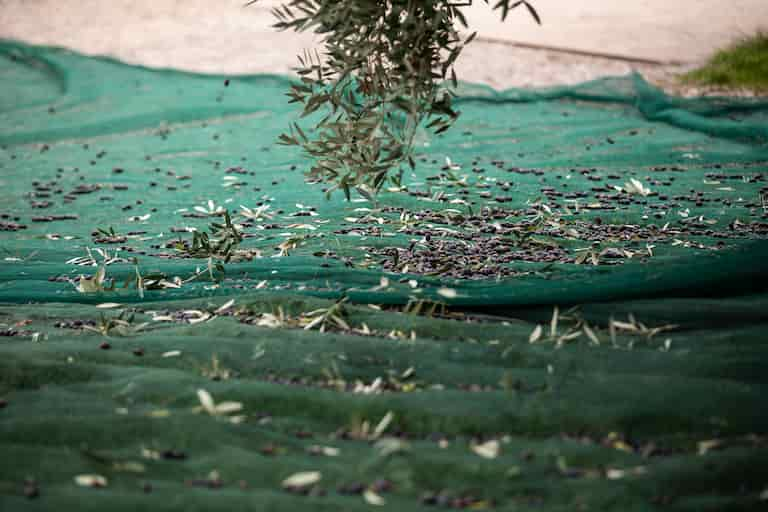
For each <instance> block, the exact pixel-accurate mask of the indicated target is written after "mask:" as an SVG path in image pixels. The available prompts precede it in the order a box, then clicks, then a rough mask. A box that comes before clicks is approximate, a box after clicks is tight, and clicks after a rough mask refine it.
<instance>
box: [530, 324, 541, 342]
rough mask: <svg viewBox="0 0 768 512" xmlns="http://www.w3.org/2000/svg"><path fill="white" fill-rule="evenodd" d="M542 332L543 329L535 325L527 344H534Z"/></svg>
mask: <svg viewBox="0 0 768 512" xmlns="http://www.w3.org/2000/svg"><path fill="white" fill-rule="evenodd" d="M543 332H544V329H542V327H541V326H540V325H537V326H536V328H534V329H533V332H532V333H531V335H530V336H529V337H528V343H536V342H537V341H539V340H540V339H541V334H542V333H543Z"/></svg>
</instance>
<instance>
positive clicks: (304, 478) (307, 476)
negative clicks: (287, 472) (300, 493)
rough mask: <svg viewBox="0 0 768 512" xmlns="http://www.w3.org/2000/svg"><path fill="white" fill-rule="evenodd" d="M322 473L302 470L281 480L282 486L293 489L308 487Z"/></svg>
mask: <svg viewBox="0 0 768 512" xmlns="http://www.w3.org/2000/svg"><path fill="white" fill-rule="evenodd" d="M321 478H322V475H321V474H320V472H319V471H302V472H300V473H294V474H293V475H291V476H289V477H288V478H286V479H285V480H283V484H282V485H283V487H289V488H294V489H297V488H298V489H301V488H303V487H309V486H310V485H314V484H316V483H317V482H319V481H320V479H321Z"/></svg>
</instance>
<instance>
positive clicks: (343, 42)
mask: <svg viewBox="0 0 768 512" xmlns="http://www.w3.org/2000/svg"><path fill="white" fill-rule="evenodd" d="M256 1H258V0H253V1H251V2H249V4H252V3H255V2H256ZM484 1H485V3H488V0H484ZM471 5H472V0H467V1H465V2H461V3H460V2H456V1H451V0H341V1H340V0H290V1H286V2H285V3H284V4H282V5H281V6H280V7H278V8H275V9H273V14H274V16H275V18H276V19H277V22H276V24H275V25H274V26H275V27H276V28H277V29H278V30H294V31H297V32H302V31H309V30H311V31H314V32H315V33H318V34H321V35H322V36H323V45H324V49H323V50H324V51H323V54H322V56H321V54H320V53H319V52H317V51H316V50H315V51H314V52H309V51H305V53H304V55H300V56H299V64H300V66H299V67H298V68H297V72H298V74H299V77H300V82H299V83H296V84H294V85H292V86H291V89H290V91H289V92H288V96H289V98H290V102H292V103H299V104H301V105H302V106H303V111H302V117H306V116H310V115H314V116H316V119H317V122H316V124H315V126H314V128H313V129H312V130H305V129H303V128H302V127H301V126H300V125H299V123H297V122H294V123H292V125H291V127H290V130H289V133H285V134H282V135H281V136H280V143H282V144H286V145H293V146H299V147H301V148H302V149H303V150H304V152H305V153H306V154H307V155H308V156H310V157H311V158H312V159H313V164H312V166H311V168H310V169H309V171H308V174H309V176H310V177H311V178H312V179H313V180H315V181H325V182H330V183H333V186H332V187H331V189H330V190H329V194H330V193H331V192H332V191H333V190H337V189H340V190H342V191H343V192H344V194H345V195H346V197H347V198H349V197H350V190H351V189H354V188H357V189H358V190H364V191H366V192H367V193H368V194H370V193H371V192H373V193H374V194H375V193H377V192H378V191H379V190H380V189H381V187H382V185H383V184H384V183H385V181H386V178H387V176H388V175H389V174H390V171H391V170H392V169H394V168H399V170H400V173H399V175H401V174H402V170H403V166H404V165H405V164H406V163H407V164H408V165H410V167H411V168H413V167H415V163H414V160H413V151H414V138H415V136H416V133H417V129H418V128H419V127H420V126H422V123H426V128H427V129H429V130H432V131H433V132H434V133H435V134H439V133H442V132H444V131H446V130H447V129H449V128H450V127H451V126H452V125H453V124H454V123H455V122H456V120H457V118H458V117H459V114H460V112H459V111H457V110H456V109H455V108H454V101H453V100H454V98H455V96H456V92H455V89H456V88H457V85H458V83H457V80H458V79H457V76H456V72H455V69H454V64H455V63H456V60H457V59H458V57H459V55H460V54H461V52H462V50H463V49H464V48H465V47H466V46H467V45H468V44H469V43H471V42H472V40H473V39H474V38H475V35H476V33H473V34H471V35H470V36H468V37H466V38H464V37H462V36H461V35H460V34H459V28H458V27H464V28H467V20H466V17H465V15H464V13H463V12H462V9H463V8H465V7H469V6H471ZM520 6H525V7H526V8H527V9H528V11H529V12H530V14H531V15H532V16H533V17H534V19H535V20H536V21H537V22H539V23H540V19H539V16H538V14H537V13H536V11H535V10H534V8H533V7H532V6H531V5H530V4H529V3H528V2H526V1H524V0H522V1H512V0H500V1H498V2H497V3H496V4H495V5H494V6H493V8H494V9H496V10H499V11H500V12H501V17H502V19H505V18H506V17H507V15H508V13H509V12H510V11H511V10H513V9H515V8H517V7H520ZM399 175H398V177H399ZM398 177H395V176H392V180H393V182H394V183H398V182H399V180H398Z"/></svg>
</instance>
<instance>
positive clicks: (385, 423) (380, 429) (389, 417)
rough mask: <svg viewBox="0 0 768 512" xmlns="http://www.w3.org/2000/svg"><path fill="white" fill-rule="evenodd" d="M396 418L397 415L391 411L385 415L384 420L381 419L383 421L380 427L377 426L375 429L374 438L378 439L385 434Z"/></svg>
mask: <svg viewBox="0 0 768 512" xmlns="http://www.w3.org/2000/svg"><path fill="white" fill-rule="evenodd" d="M394 418H395V415H394V413H393V412H392V411H389V412H388V413H387V414H385V415H384V417H383V418H381V421H380V422H379V424H378V425H376V428H375V429H373V434H372V436H371V437H372V438H373V439H377V438H379V437H381V434H383V433H384V432H385V431H386V430H387V427H389V424H390V423H392V420H393V419H394Z"/></svg>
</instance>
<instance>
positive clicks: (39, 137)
mask: <svg viewBox="0 0 768 512" xmlns="http://www.w3.org/2000/svg"><path fill="white" fill-rule="evenodd" d="M224 78H225V77H219V76H202V75H194V74H188V73H180V72H176V71H164V70H159V71H158V70H149V69H143V68H138V67H132V66H126V65H124V64H121V63H118V62H114V61H111V60H108V59H101V58H89V57H84V56H81V55H77V54H73V53H71V52H68V51H64V50H60V49H51V48H36V47H28V46H24V45H21V44H16V43H10V42H6V43H3V44H2V45H1V46H0V92H1V94H0V146H1V147H2V150H0V186H1V188H0V191H1V192H0V194H2V196H1V201H0V229H1V230H2V231H0V247H2V249H3V250H4V254H3V258H4V260H3V265H2V266H0V302H2V303H3V305H2V306H0V333H2V334H3V335H4V338H2V339H4V340H5V341H3V342H2V343H0V350H1V351H2V353H3V354H2V357H0V365H2V369H1V370H0V376H1V380H0V398H2V399H3V400H4V402H0V403H2V404H3V405H4V407H3V408H2V409H0V431H2V441H0V455H2V457H0V460H1V462H0V508H2V509H3V510H5V509H8V510H17V509H21V508H22V507H23V508H25V509H46V510H47V509H53V508H57V509H58V508H62V507H64V508H66V507H70V508H75V507H76V508H77V509H78V510H91V509H92V510H102V509H103V508H105V507H107V506H109V507H114V508H116V509H125V510H137V509H147V510H149V509H152V510H210V509H212V508H217V509H218V508H222V509H223V508H240V509H245V508H246V507H251V508H254V509H258V510H297V509H302V508H307V509H318V510H324V509H328V510H331V509H333V510H337V509H342V510H358V509H361V510H362V509H364V508H370V507H373V506H374V505H372V504H370V503H368V502H366V501H365V500H364V499H363V497H361V496H360V492H361V490H362V487H365V486H369V485H372V486H373V487H374V488H376V489H377V492H378V493H379V494H380V495H382V496H383V497H384V498H385V499H386V501H387V504H388V505H389V506H393V507H395V506H396V507H399V508H401V509H403V510H420V509H423V508H424V507H428V506H433V502H439V503H438V504H436V505H434V506H454V507H462V506H464V507H474V508H476V509H481V508H489V507H495V508H498V509H501V510H520V509H527V508H529V507H543V508H544V509H546V510H561V509H562V510H574V509H592V510H649V509H654V508H657V507H658V508H660V509H661V508H664V509H670V508H671V509H674V510H748V509H758V508H759V506H760V505H761V503H760V501H761V497H760V494H761V493H763V498H765V494H764V489H765V485H766V482H765V481H764V478H763V476H762V474H761V471H764V470H765V468H766V464H768V460H767V459H768V451H766V449H765V445H764V437H763V435H764V434H765V433H766V428H767V427H768V415H767V414H766V412H765V408H764V399H763V396H764V393H765V392H766V390H767V389H766V377H765V375H766V370H767V369H768V368H767V366H768V365H767V364H766V348H765V343H764V339H765V332H766V325H767V324H768V322H767V320H768V314H766V306H767V305H768V295H766V288H767V286H766V276H768V242H766V241H765V238H766V235H768V221H767V220H766V219H767V218H768V210H767V209H766V208H767V207H768V205H767V204H766V202H765V199H764V198H763V196H762V194H763V193H765V192H766V191H768V189H767V188H766V183H765V177H766V170H767V168H768V145H766V140H768V115H767V114H768V103H766V102H764V101H760V100H752V101H748V100H734V99H726V98H715V99H688V100H683V99H678V98H671V97H668V96H665V95H664V94H663V93H662V92H661V91H659V90H657V89H655V88H653V87H652V86H650V85H649V84H647V83H646V82H644V81H643V80H642V78H641V77H639V76H635V75H632V76H627V77H618V78H606V79H603V80H598V81H594V82H590V83H586V84H583V85H579V86H575V87H567V88H556V89H549V90H536V91H525V90H509V91H503V92H496V91H493V90H491V89H489V88H486V87H482V86H476V85H469V84H464V85H463V86H462V99H461V101H460V102H459V105H460V107H461V110H462V111H463V115H462V118H461V121H460V123H459V124H458V125H457V127H456V129H454V130H452V131H450V132H448V133H446V134H444V135H443V136H438V137H434V136H431V135H430V134H429V133H427V132H426V131H424V132H423V133H421V134H420V136H419V139H418V145H419V147H418V154H417V168H416V170H415V172H413V173H411V172H410V170H408V171H407V172H405V174H404V176H403V179H402V185H403V186H404V187H405V188H404V189H403V190H400V191H394V190H385V191H383V192H382V194H381V195H380V197H379V200H378V202H377V203H376V204H374V203H372V202H370V201H367V200H365V199H363V198H356V199H354V200H353V201H352V202H346V201H345V200H344V198H343V197H342V196H341V194H336V195H335V196H333V197H332V198H331V199H330V200H326V199H325V197H324V193H323V190H322V185H312V186H310V185H308V184H306V183H305V182H304V176H303V174H302V170H303V169H304V168H305V167H306V166H307V164H306V162H305V160H304V159H303V158H302V156H301V155H300V154H299V153H298V152H297V151H296V150H294V149H292V148H286V147H283V146H277V145H275V143H274V142H275V140H276V138H277V135H278V134H279V133H281V132H282V131H284V130H285V128H286V127H287V125H288V123H289V122H290V121H291V120H293V119H295V117H296V116H297V112H296V110H295V109H294V108H292V107H291V106H289V105H287V103H286V101H285V100H284V96H283V95H284V92H285V90H286V86H287V84H288V83H289V81H288V79H287V78H282V77H275V76H248V77H240V76H237V77H229V78H230V84H229V86H228V87H227V86H225V83H224ZM446 159H449V160H446ZM632 180H636V181H634V182H633V181H632ZM387 187H393V185H391V184H388V185H387ZM209 201H212V202H213V203H212V204H209ZM241 205H243V206H245V207H247V208H249V209H250V210H251V212H254V211H260V212H261V214H260V215H251V217H250V218H249V217H248V216H243V215H241V214H238V213H237V212H239V211H243V210H241V208H240V206H241ZM267 206H268V207H269V208H266V207H267ZM195 207H199V208H197V209H196V208H195ZM218 208H226V209H229V210H230V212H231V213H232V214H233V218H234V220H235V222H236V223H238V224H240V226H241V228H242V230H243V232H244V233H245V235H246V238H245V240H244V241H243V243H242V244H241V246H240V248H239V250H240V253H238V255H237V258H236V260H237V261H233V262H230V263H228V264H227V265H226V274H225V275H223V276H222V275H220V274H218V273H216V274H214V276H215V277H217V278H220V279H219V280H218V281H213V280H211V279H209V275H208V274H207V272H205V271H202V272H200V275H199V277H198V278H197V279H194V280H188V278H189V277H190V276H191V275H193V274H194V273H195V272H197V271H198V270H204V269H205V267H206V265H207V262H206V261H205V260H204V259H203V260H200V259H193V258H187V257H184V253H183V252H180V251H178V250H176V249H175V248H174V242H175V241H178V240H179V239H182V240H187V241H188V240H190V239H191V237H192V234H191V231H192V230H194V229H197V230H205V229H206V228H207V226H208V225H209V224H210V222H212V221H217V220H220V217H219V216H217V215H210V214H209V213H211V212H216V210H217V209H218ZM259 209H260V210H259ZM99 228H101V229H102V230H103V231H98V229H99ZM110 230H114V234H110V233H111V231H110ZM105 232H107V233H105ZM96 248H100V249H101V250H102V252H101V253H99V252H97V251H96V250H95V249H96ZM104 250H106V251H108V255H107V258H106V259H107V260H109V264H108V265H106V276H107V282H108V283H114V285H115V289H114V290H112V291H104V292H98V293H81V292H80V291H78V290H77V288H76V286H77V284H78V277H79V276H80V275H81V274H85V275H92V274H94V272H96V270H97V268H98V265H99V264H101V263H104V260H105V254H104V253H103V251H104ZM89 251H90V252H89ZM132 258H137V260H138V267H137V268H135V265H134V263H133V262H132V261H131V260H132ZM137 271H138V272H139V273H140V274H142V275H144V276H145V278H146V279H147V280H151V279H154V280H155V281H158V280H160V279H161V278H162V279H164V282H165V283H176V286H173V287H170V286H171V285H170V284H168V285H167V286H169V287H167V288H166V289H163V290H146V291H144V292H143V293H140V292H139V290H137V288H136V286H135V276H136V272H137ZM175 278H178V280H176V279H175ZM131 279H133V281H131ZM179 280H181V281H182V282H183V284H181V285H180V286H179V285H178V283H179ZM342 296H345V297H347V298H348V299H349V303H348V305H346V310H347V313H348V314H347V316H346V317H345V321H346V322H347V324H348V325H349V329H339V328H338V326H336V327H332V326H331V327H329V331H330V332H326V333H320V332H317V331H316V330H305V329H302V328H301V327H303V326H305V325H306V324H307V323H308V322H309V321H311V319H312V318H315V316H316V315H312V314H310V313H309V312H311V311H312V310H317V309H319V308H328V307H332V306H333V304H334V302H333V301H334V300H336V299H338V298H340V297H342ZM232 299H234V301H235V302H234V304H233V305H231V306H230V307H228V308H226V309H224V310H218V308H220V307H221V306H222V305H224V304H225V303H227V302H228V301H230V300H232ZM107 302H111V303H118V304H120V305H122V306H116V307H114V308H111V309H99V308H96V307H95V305H98V304H103V303H107ZM349 304H353V305H349ZM368 304H375V305H378V306H376V307H375V308H372V307H370V306H368ZM443 305H447V306H448V310H447V312H446V311H444V310H443ZM555 306H558V309H557V310H555V311H556V312H554V313H553V308H554V307H555ZM571 306H580V307H579V308H578V309H571ZM431 308H434V309H435V311H436V314H434V315H431V316H430V315H416V314H408V313H407V312H408V311H410V312H414V311H419V312H424V311H427V310H430V309H431ZM120 312H124V313H123V316H122V317H119V315H120ZM129 313H131V314H133V316H134V317H133V318H132V322H131V325H130V326H127V327H126V326H122V327H120V326H119V325H118V323H116V321H115V319H118V318H119V319H122V320H126V319H127V318H128V314H129ZM110 319H111V320H112V324H109V321H110ZM145 322H146V325H145V326H144V327H142V328H141V329H137V328H136V326H137V325H140V324H142V323H145ZM537 325H539V326H541V328H540V329H538V331H540V334H537V330H535V328H536V326H537ZM83 326H87V327H88V328H83ZM94 329H95V330H96V331H98V330H99V329H102V330H103V332H102V333H98V332H95V331H94ZM121 329H122V330H121ZM530 339H534V341H535V342H534V343H529V340H530ZM103 343H108V345H109V346H108V347H107V346H105V345H102V344H103ZM107 348H108V349H107ZM377 378H378V379H382V380H380V381H379V382H380V384H376V382H377V381H376V379H377ZM201 388H203V389H207V390H209V391H210V392H211V393H212V395H213V397H214V399H215V400H216V401H217V402H219V401H224V400H230V401H237V402H241V403H242V405H243V411H242V415H243V418H242V421H241V422H233V421H231V420H230V419H229V416H230V415H225V414H223V415H220V416H213V415H210V414H206V413H205V412H202V413H201V411H199V410H196V409H195V408H196V407H197V406H198V405H199V401H198V397H197V395H196V391H197V390H198V389H201ZM388 412H392V413H393V418H394V419H393V420H392V422H391V424H390V425H388V426H387V428H386V430H385V431H384V433H383V434H382V435H381V436H380V437H383V438H386V439H389V441H388V443H389V444H388V445H386V446H383V447H382V445H381V444H376V442H375V440H374V439H373V438H374V437H376V436H375V435H373V434H371V432H372V431H373V430H374V427H375V426H376V424H377V423H378V422H379V421H380V420H381V419H382V418H383V417H384V416H385V415H386V414H387V413H388ZM238 414H240V413H238ZM365 424H368V425H369V428H368V432H367V433H366V431H365V427H364V425H365ZM393 436H394V437H396V438H397V439H399V440H400V442H399V444H396V443H393V441H392V440H391V437H393ZM493 440H498V442H499V446H500V451H499V454H498V456H496V457H495V458H485V457H482V456H481V455H478V454H477V453H475V452H474V451H473V450H472V446H477V445H481V446H483V447H484V448H485V449H486V452H487V451H488V450H489V449H490V450H491V451H493V449H492V448H493V445H492V443H491V444H483V443H486V442H488V441H493ZM708 441H712V442H708ZM702 443H703V444H702ZM315 445H318V446H333V447H335V448H338V449H339V450H340V453H339V454H338V455H337V456H328V455H322V454H320V455H313V454H312V453H315V452H318V451H319V449H317V448H312V446H315ZM393 447H394V448H393ZM388 448H393V449H395V448H396V449H395V451H394V452H393V453H387V449H388ZM480 451H481V452H483V450H482V449H481V450H480ZM182 453H183V454H184V455H185V456H186V457H185V458H183V459H180V458H179V456H180V454H182ZM136 463H141V464H140V465H137V464H136ZM214 470H215V471H218V474H219V477H218V478H216V477H211V476H210V472H211V471H214ZM300 471H320V472H321V473H322V480H321V481H320V483H319V484H317V485H316V486H315V487H314V488H312V490H311V491H310V495H309V496H302V495H301V493H296V492H287V491H285V490H283V489H281V485H280V483H281V482H282V480H283V479H285V478H286V477H287V476H289V475H291V474H293V473H296V472H300ZM80 474H100V475H103V476H105V477H107V478H108V479H109V485H108V487H106V488H104V489H89V488H85V487H79V486H77V485H76V484H75V483H74V480H73V478H74V477H75V476H76V475H80ZM214 476H215V475H214ZM25 478H26V479H34V481H35V483H34V484H33V483H29V482H28V483H26V484H25V483H24V481H25ZM30 481H31V480H30ZM389 487H391V489H389ZM321 489H322V490H324V491H326V494H325V495H321V494H322V493H321V492H320V490H321ZM35 490H38V491H39V496H38V497H37V498H34V499H30V498H27V497H25V496H24V494H25V492H26V493H27V494H34V492H33V491H35ZM470 497H471V499H470Z"/></svg>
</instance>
